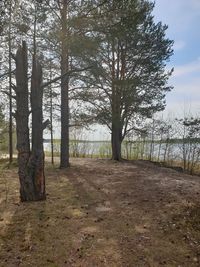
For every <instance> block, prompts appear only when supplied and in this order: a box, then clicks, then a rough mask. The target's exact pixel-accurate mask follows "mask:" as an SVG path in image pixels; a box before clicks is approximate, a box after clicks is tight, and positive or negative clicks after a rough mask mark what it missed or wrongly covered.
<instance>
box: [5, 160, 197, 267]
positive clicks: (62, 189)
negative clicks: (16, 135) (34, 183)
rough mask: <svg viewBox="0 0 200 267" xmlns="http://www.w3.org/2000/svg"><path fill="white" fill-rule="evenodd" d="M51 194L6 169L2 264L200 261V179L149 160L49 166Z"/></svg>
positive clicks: (57, 266)
mask: <svg viewBox="0 0 200 267" xmlns="http://www.w3.org/2000/svg"><path fill="white" fill-rule="evenodd" d="M46 183H47V200H46V201H44V202H35V203H20V202H19V192H18V188H19V184H18V178H17V169H16V168H12V169H3V170H1V173H0V266H2V267H16V266H21V267H28V266H32V267H42V266H44V267H65V266H70V267H71V266H72V267H73V266H74V267H78V266H80V267H96V266H100V267H104V266H108V267H112V266H113V267H115V266H116V267H118V266H120V267H121V266H122V267H123V266H124V267H128V266H130V267H134V266H136V267H137V266H151V267H156V266H169V267H171V266H185V267H188V266H200V227H199V225H200V224H199V221H200V208H199V207H200V205H199V204H200V200H199V192H200V179H199V178H198V177H192V176H189V175H185V174H181V173H178V172H175V171H174V170H170V169H166V168H159V167H157V166H155V165H153V164H151V163H148V162H145V163H144V162H132V163H128V162H124V163H115V162H111V161H109V160H94V159H74V160H73V161H72V167H71V168H70V169H69V170H66V171H64V170H59V169H56V168H52V167H51V166H50V165H48V166H47V169H46Z"/></svg>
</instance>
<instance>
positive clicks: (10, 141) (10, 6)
mask: <svg viewBox="0 0 200 267" xmlns="http://www.w3.org/2000/svg"><path fill="white" fill-rule="evenodd" d="M11 16H12V1H11V0H10V3H9V30H8V50H9V162H10V163H12V161H13V118H12V113H13V111H12V110H13V105H12V62H11Z"/></svg>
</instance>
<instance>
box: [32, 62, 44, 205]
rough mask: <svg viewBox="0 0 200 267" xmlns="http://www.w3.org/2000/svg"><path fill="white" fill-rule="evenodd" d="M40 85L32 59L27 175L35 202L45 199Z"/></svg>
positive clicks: (39, 74)
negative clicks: (30, 132)
mask: <svg viewBox="0 0 200 267" xmlns="http://www.w3.org/2000/svg"><path fill="white" fill-rule="evenodd" d="M41 85H42V67H41V65H40V64H39V62H38V61H37V59H36V58H35V57H34V58H33V67H32V77H31V109H32V153H31V157H30V160H29V165H28V175H30V177H32V180H33V181H34V195H35V200H43V199H45V198H46V195H45V175H44V150H43V130H44V129H43V114H42V99H43V90H42V88H41Z"/></svg>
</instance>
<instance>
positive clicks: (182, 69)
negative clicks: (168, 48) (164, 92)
mask: <svg viewBox="0 0 200 267" xmlns="http://www.w3.org/2000/svg"><path fill="white" fill-rule="evenodd" d="M196 73H199V74H200V60H199V59H198V60H196V61H193V62H190V63H188V64H185V65H182V66H176V67H174V73H173V76H172V77H173V78H176V77H180V76H184V77H185V76H186V75H189V74H196Z"/></svg>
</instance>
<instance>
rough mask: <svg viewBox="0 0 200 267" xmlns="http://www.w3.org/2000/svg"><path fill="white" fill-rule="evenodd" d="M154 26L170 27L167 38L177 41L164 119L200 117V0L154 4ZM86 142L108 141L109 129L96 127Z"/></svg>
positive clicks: (170, 64) (158, 0) (159, 0)
mask: <svg viewBox="0 0 200 267" xmlns="http://www.w3.org/2000/svg"><path fill="white" fill-rule="evenodd" d="M153 15H154V16H155V17H154V19H155V22H159V21H161V22H162V23H164V24H167V25H168V30H167V32H166V36H167V37H168V38H169V39H171V40H174V55H173V56H172V57H171V58H170V62H168V63H167V68H168V69H171V68H172V67H173V68H174V72H173V75H172V77H171V78H170V80H169V84H170V85H172V86H173V87H174V89H173V90H172V91H171V92H170V93H168V95H167V97H166V103H167V105H166V109H165V111H164V112H163V113H162V114H160V115H162V116H164V117H171V118H173V117H183V116H185V115H186V116H187V115H188V114H192V115H193V116H196V115H197V116H198V115H200V29H199V28H200V0H155V8H154V11H153ZM92 129H93V131H89V132H88V131H86V132H85V133H84V135H85V136H82V138H83V139H85V138H86V139H90V140H109V139H110V134H109V132H108V130H107V128H106V127H102V126H96V125H95V126H94V127H92Z"/></svg>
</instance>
